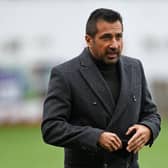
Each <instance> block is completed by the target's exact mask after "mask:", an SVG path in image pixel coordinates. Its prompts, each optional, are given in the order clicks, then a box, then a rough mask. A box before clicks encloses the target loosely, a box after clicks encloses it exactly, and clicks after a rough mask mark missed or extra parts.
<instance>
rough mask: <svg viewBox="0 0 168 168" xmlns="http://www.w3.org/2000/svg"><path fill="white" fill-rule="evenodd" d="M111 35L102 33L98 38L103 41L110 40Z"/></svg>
mask: <svg viewBox="0 0 168 168" xmlns="http://www.w3.org/2000/svg"><path fill="white" fill-rule="evenodd" d="M111 38H112V37H111V35H110V34H104V35H102V36H101V37H100V39H102V40H104V41H108V40H111Z"/></svg>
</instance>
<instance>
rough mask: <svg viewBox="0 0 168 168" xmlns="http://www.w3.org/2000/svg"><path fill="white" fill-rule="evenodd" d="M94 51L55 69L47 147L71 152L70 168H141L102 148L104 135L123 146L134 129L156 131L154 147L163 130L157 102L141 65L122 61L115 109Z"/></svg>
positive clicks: (46, 118)
mask: <svg viewBox="0 0 168 168" xmlns="http://www.w3.org/2000/svg"><path fill="white" fill-rule="evenodd" d="M89 54H90V53H89V51H88V49H87V48H86V49H84V51H83V52H82V54H81V55H79V56H78V57H76V58H74V59H72V60H70V61H68V62H66V63H64V64H61V65H59V66H56V67H54V68H53V69H52V72H51V78H50V82H49V88H48V94H47V97H46V100H45V102H44V113H43V121H42V134H43V138H44V141H45V142H46V143H48V144H51V145H54V146H61V147H64V148H65V168H103V167H108V168H124V167H125V168H126V167H131V168H137V167H138V165H137V161H136V160H137V156H136V155H133V154H132V153H128V152H126V150H125V149H122V150H119V151H117V152H107V151H105V150H103V149H101V147H99V146H98V144H97V142H98V138H99V136H100V134H101V133H102V132H103V131H110V132H113V133H116V134H117V135H118V136H119V137H120V138H121V140H122V141H123V142H127V141H128V138H129V137H126V136H125V133H126V131H127V129H128V127H130V126H132V125H133V124H137V123H139V124H143V125H146V126H147V127H149V128H150V129H151V131H152V137H151V139H150V141H149V144H150V145H152V143H153V141H154V139H155V138H156V137H157V135H158V133H159V130H160V116H159V114H158V113H157V108H156V105H155V104H154V103H153V101H152V99H151V95H150V93H149V90H148V87H147V83H146V79H145V75H144V71H143V67H142V65H141V63H140V61H139V60H137V59H133V58H129V57H126V56H121V57H120V59H119V67H120V76H121V90H120V96H119V98H118V102H117V104H116V105H115V102H114V99H113V96H112V94H111V92H110V90H109V87H108V85H107V84H106V82H105V80H104V79H103V77H102V75H101V73H100V72H99V70H98V69H97V67H96V65H95V64H94V62H93V60H92V59H91V58H90V55H89Z"/></svg>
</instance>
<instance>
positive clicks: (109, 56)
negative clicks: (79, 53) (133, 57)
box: [86, 20, 123, 64]
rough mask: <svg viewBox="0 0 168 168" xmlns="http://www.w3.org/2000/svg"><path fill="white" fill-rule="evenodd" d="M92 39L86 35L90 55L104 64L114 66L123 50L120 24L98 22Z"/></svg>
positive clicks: (117, 22)
mask: <svg viewBox="0 0 168 168" xmlns="http://www.w3.org/2000/svg"><path fill="white" fill-rule="evenodd" d="M96 26H97V33H96V35H95V36H94V37H91V36H89V35H86V42H87V44H88V47H89V49H90V51H91V53H92V55H93V56H94V57H95V58H96V59H98V60H102V61H103V62H104V63H106V64H115V63H116V62H117V61H118V59H119V57H120V54H121V52H122V49H123V39H122V24H121V22H120V21H116V22H113V23H110V22H106V21H104V20H100V21H98V22H97V24H96Z"/></svg>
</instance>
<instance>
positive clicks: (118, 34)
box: [115, 33, 123, 40]
mask: <svg viewBox="0 0 168 168" xmlns="http://www.w3.org/2000/svg"><path fill="white" fill-rule="evenodd" d="M122 36H123V34H122V33H117V34H116V36H115V38H116V39H117V40H120V39H121V38H122Z"/></svg>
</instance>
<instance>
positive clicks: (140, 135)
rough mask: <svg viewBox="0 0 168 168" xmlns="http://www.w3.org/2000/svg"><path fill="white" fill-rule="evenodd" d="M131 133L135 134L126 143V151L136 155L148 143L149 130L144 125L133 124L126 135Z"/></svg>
mask: <svg viewBox="0 0 168 168" xmlns="http://www.w3.org/2000/svg"><path fill="white" fill-rule="evenodd" d="M133 131H135V134H134V135H133V136H132V137H131V139H130V140H129V141H128V145H127V148H126V149H127V150H128V151H129V152H134V153H137V152H138V151H139V150H140V149H142V148H143V147H144V145H145V144H146V143H147V142H148V141H149V139H150V137H151V130H150V129H149V128H148V127H146V126H144V125H140V124H135V125H133V126H132V127H130V128H129V129H128V131H127V132H126V135H129V134H131V133H132V132H133Z"/></svg>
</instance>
